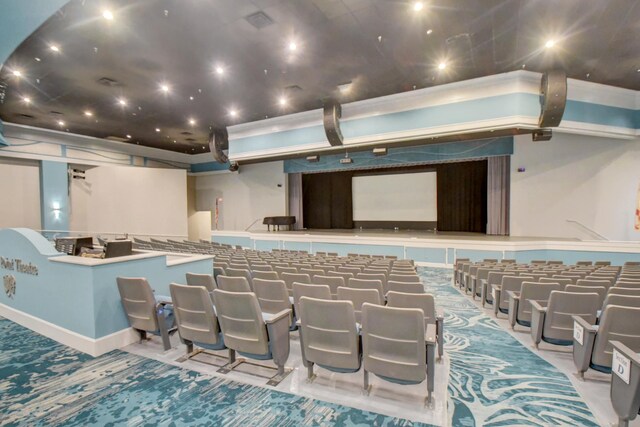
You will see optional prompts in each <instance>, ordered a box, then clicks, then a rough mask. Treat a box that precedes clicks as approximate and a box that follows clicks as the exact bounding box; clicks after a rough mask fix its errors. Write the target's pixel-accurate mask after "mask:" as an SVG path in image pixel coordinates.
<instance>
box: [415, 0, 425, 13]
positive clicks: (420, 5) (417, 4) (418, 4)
mask: <svg viewBox="0 0 640 427" xmlns="http://www.w3.org/2000/svg"><path fill="white" fill-rule="evenodd" d="M422 9H424V3H422V2H421V1H417V2H414V3H413V10H415V11H416V12H420V11H421V10H422Z"/></svg>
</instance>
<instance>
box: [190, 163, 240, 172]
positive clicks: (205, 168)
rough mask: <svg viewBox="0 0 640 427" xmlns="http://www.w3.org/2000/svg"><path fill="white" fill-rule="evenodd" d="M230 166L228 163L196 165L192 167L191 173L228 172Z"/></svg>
mask: <svg viewBox="0 0 640 427" xmlns="http://www.w3.org/2000/svg"><path fill="white" fill-rule="evenodd" d="M229 166H231V165H230V164H229V162H227V163H218V162H207V163H195V164H192V165H191V173H202V172H215V171H226V170H229Z"/></svg>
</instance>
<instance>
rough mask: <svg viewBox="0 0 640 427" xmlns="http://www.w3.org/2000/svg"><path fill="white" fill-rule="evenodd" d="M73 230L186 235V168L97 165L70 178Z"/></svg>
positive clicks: (71, 223) (71, 224)
mask: <svg viewBox="0 0 640 427" xmlns="http://www.w3.org/2000/svg"><path fill="white" fill-rule="evenodd" d="M70 227H71V230H74V231H88V232H92V233H110V232H116V233H130V234H142V235H149V234H151V235H163V236H184V237H186V236H187V173H186V171H185V170H174V169H153V168H137V167H121V166H116V167H114V166H99V167H96V168H93V169H89V170H87V171H86V180H85V181H82V180H73V181H72V183H71V221H70Z"/></svg>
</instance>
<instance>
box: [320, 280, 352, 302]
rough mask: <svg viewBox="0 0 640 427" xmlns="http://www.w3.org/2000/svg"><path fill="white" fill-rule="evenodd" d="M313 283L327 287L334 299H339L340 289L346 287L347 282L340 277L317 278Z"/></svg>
mask: <svg viewBox="0 0 640 427" xmlns="http://www.w3.org/2000/svg"><path fill="white" fill-rule="evenodd" d="M313 283H314V284H317V285H327V286H329V289H330V290H331V297H332V298H333V299H337V298H338V288H339V287H340V286H346V283H345V280H344V279H343V278H342V277H338V276H315V277H314V278H313Z"/></svg>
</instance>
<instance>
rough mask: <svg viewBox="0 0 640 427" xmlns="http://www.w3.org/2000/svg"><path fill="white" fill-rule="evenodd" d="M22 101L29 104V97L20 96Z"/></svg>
mask: <svg viewBox="0 0 640 427" xmlns="http://www.w3.org/2000/svg"><path fill="white" fill-rule="evenodd" d="M22 102H24V103H25V104H31V98H29V97H28V96H25V97H24V98H22Z"/></svg>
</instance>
